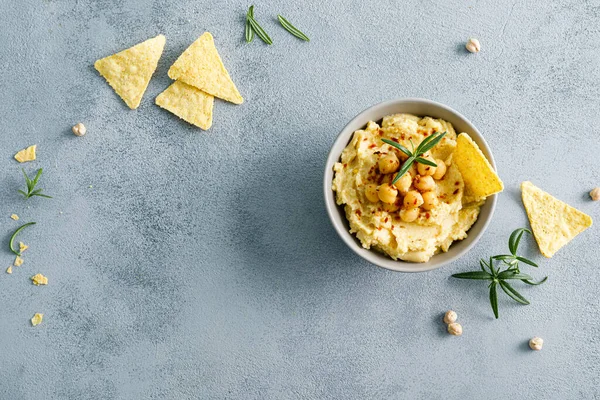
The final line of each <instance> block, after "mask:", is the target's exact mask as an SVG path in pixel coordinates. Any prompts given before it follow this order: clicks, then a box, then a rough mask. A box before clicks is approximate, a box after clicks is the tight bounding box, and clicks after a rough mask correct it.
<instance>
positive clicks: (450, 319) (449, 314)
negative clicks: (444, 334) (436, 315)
mask: <svg viewBox="0 0 600 400" xmlns="http://www.w3.org/2000/svg"><path fill="white" fill-rule="evenodd" d="M457 318H458V315H456V312H454V311H452V310H448V311H446V314H444V322H445V323H447V324H453V323H455V322H456V319H457Z"/></svg>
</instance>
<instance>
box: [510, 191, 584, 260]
mask: <svg viewBox="0 0 600 400" xmlns="http://www.w3.org/2000/svg"><path fill="white" fill-rule="evenodd" d="M521 195H522V198H523V205H524V206H525V210H526V211H527V217H529V223H530V224H531V229H532V230H533V235H534V236H535V240H536V241H537V243H538V246H539V248H540V251H541V252H542V254H543V255H544V256H546V257H548V258H550V257H552V256H553V255H554V253H556V252H557V251H558V250H559V249H560V248H561V247H563V246H564V245H566V244H567V243H569V242H570V241H571V240H572V239H573V238H574V237H575V236H577V235H579V234H580V233H581V232H583V231H585V230H586V229H587V228H589V227H590V226H592V218H591V217H590V216H589V215H586V214H584V213H582V212H581V211H579V210H577V209H576V208H573V207H571V206H570V205H568V204H566V203H564V202H562V201H560V200H558V199H557V198H555V197H552V196H551V195H549V194H548V193H546V192H544V191H543V190H541V189H540V188H538V187H536V186H534V185H533V184H532V183H531V182H523V183H521Z"/></svg>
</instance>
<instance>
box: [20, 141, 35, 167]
mask: <svg viewBox="0 0 600 400" xmlns="http://www.w3.org/2000/svg"><path fill="white" fill-rule="evenodd" d="M36 148H37V145H36V144H34V145H33V146H29V147H28V148H26V149H23V150H21V151H19V152H18V153H17V154H15V160H17V161H18V162H20V163H24V162H27V161H33V160H35V150H36Z"/></svg>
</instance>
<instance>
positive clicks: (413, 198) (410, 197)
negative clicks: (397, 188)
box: [404, 190, 423, 208]
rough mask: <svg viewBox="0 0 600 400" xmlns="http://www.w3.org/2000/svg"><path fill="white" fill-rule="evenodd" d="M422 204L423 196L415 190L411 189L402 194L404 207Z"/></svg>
mask: <svg viewBox="0 0 600 400" xmlns="http://www.w3.org/2000/svg"><path fill="white" fill-rule="evenodd" d="M422 204H423V196H421V193H419V192H417V191H416V190H411V191H409V192H408V193H406V196H404V207H406V208H416V207H420V206H421V205H422Z"/></svg>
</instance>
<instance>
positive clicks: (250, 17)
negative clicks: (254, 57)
mask: <svg viewBox="0 0 600 400" xmlns="http://www.w3.org/2000/svg"><path fill="white" fill-rule="evenodd" d="M246 23H247V24H249V25H250V29H251V30H252V31H254V32H255V33H256V35H257V36H258V37H259V38H260V40H262V41H263V42H265V43H266V44H269V45H271V44H273V40H271V38H270V37H269V35H268V34H267V32H266V31H265V30H264V29H263V27H262V26H260V25H259V24H258V22H256V19H254V6H250V9H249V10H248V13H247V14H246ZM246 41H248V31H247V30H246Z"/></svg>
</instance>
